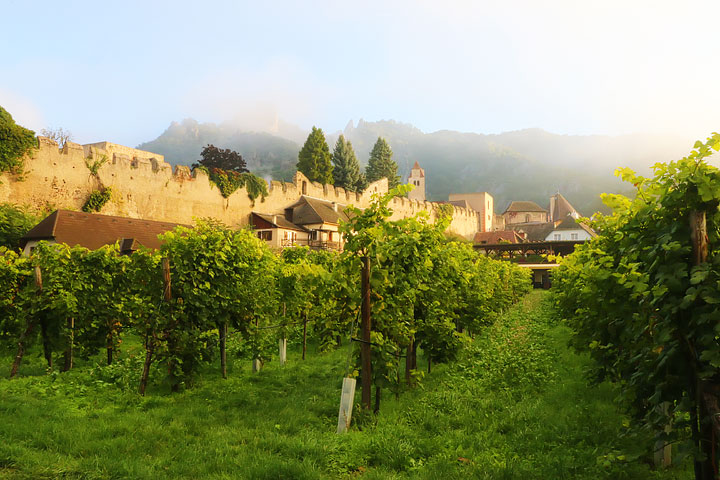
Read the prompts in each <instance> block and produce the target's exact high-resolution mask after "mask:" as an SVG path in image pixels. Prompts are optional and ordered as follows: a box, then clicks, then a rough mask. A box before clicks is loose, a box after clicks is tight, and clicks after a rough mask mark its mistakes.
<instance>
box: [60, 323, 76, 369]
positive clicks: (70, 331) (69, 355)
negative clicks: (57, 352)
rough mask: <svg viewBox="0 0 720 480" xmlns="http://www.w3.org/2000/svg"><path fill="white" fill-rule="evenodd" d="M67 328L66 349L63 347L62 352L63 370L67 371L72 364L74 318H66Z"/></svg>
mask: <svg viewBox="0 0 720 480" xmlns="http://www.w3.org/2000/svg"><path fill="white" fill-rule="evenodd" d="M67 328H68V346H67V349H65V353H64V361H65V362H64V363H65V364H64V365H63V371H64V372H67V371H69V370H70V369H71V368H72V366H73V343H74V342H75V319H74V318H72V317H71V318H68V321H67Z"/></svg>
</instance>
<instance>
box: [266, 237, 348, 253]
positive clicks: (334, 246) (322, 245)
mask: <svg viewBox="0 0 720 480" xmlns="http://www.w3.org/2000/svg"><path fill="white" fill-rule="evenodd" d="M280 244H281V246H282V247H283V248H288V247H310V248H312V249H313V250H336V251H338V252H342V249H343V244H342V243H341V242H330V241H327V240H308V239H295V240H292V239H289V238H286V239H283V240H282V242H281V243H280Z"/></svg>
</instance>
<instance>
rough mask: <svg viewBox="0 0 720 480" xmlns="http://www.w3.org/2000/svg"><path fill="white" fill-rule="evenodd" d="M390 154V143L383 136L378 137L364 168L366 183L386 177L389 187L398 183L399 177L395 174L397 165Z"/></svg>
mask: <svg viewBox="0 0 720 480" xmlns="http://www.w3.org/2000/svg"><path fill="white" fill-rule="evenodd" d="M392 155H393V152H392V150H391V149H390V145H388V143H387V142H386V141H385V139H384V138H382V137H378V139H377V142H375V146H374V147H373V149H372V151H371V152H370V160H369V161H368V165H367V168H366V169H365V177H366V178H367V182H368V183H370V182H374V181H376V180H380V179H381V178H387V179H388V185H389V186H390V188H393V187H397V186H398V185H400V177H399V176H398V174H397V171H398V165H397V163H395V161H394V160H393V159H392Z"/></svg>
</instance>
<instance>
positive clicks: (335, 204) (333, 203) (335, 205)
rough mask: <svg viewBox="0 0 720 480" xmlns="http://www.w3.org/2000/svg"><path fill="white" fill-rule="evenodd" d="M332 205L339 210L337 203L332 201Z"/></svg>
mask: <svg viewBox="0 0 720 480" xmlns="http://www.w3.org/2000/svg"><path fill="white" fill-rule="evenodd" d="M332 206H333V210H335V211H336V212H337V208H338V207H337V203H335V202H332Z"/></svg>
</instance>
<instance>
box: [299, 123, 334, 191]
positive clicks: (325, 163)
mask: <svg viewBox="0 0 720 480" xmlns="http://www.w3.org/2000/svg"><path fill="white" fill-rule="evenodd" d="M297 169H298V171H299V172H302V174H303V175H305V176H306V177H307V178H308V179H309V180H310V181H312V182H320V183H330V184H331V183H333V166H332V163H330V147H328V144H327V141H326V140H325V134H324V133H323V131H322V129H321V128H317V127H313V128H312V132H310V135H308V138H307V140H306V141H305V145H303V147H302V148H301V149H300V153H298V162H297Z"/></svg>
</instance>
